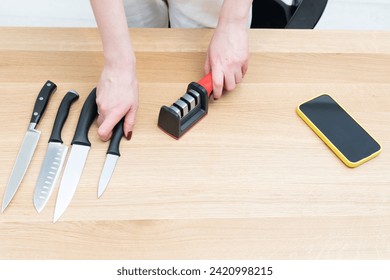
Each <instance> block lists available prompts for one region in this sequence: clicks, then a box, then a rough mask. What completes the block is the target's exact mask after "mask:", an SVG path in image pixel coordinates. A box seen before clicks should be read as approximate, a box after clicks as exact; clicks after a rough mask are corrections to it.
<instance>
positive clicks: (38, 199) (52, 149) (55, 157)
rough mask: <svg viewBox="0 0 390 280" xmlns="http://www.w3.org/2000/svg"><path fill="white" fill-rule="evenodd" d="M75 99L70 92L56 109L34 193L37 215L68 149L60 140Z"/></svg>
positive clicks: (76, 97)
mask: <svg viewBox="0 0 390 280" xmlns="http://www.w3.org/2000/svg"><path fill="white" fill-rule="evenodd" d="M77 99H79V95H78V94H77V92H76V91H74V90H70V91H69V92H68V93H67V94H66V95H65V96H64V98H63V99H62V101H61V104H60V107H59V109H58V112H57V115H56V118H55V121H54V125H53V129H52V132H51V135H50V138H49V145H48V147H47V150H46V155H45V158H44V160H43V163H42V167H41V171H40V173H39V176H38V180H37V184H36V186H35V191H34V206H35V209H36V210H37V211H38V213H40V212H41V211H42V210H43V208H44V207H45V205H46V203H47V201H48V200H49V198H50V196H51V194H52V192H53V189H54V186H55V185H56V182H57V179H58V177H59V175H60V173H61V170H62V166H63V163H64V161H65V158H66V153H67V151H68V147H67V146H66V145H64V144H63V141H62V139H61V131H62V128H63V126H64V124H65V122H66V119H67V118H68V115H69V110H70V107H71V105H72V104H73V102H75V101H76V100H77Z"/></svg>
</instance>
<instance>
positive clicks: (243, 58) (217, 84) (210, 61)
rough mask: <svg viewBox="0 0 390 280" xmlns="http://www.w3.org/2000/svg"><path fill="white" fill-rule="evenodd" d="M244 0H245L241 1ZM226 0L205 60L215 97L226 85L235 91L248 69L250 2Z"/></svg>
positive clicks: (227, 88)
mask: <svg viewBox="0 0 390 280" xmlns="http://www.w3.org/2000/svg"><path fill="white" fill-rule="evenodd" d="M243 2H244V1H243ZM243 2H241V1H236V0H225V1H224V3H223V6H222V9H221V14H220V17H219V21H218V25H217V28H216V29H215V31H214V35H213V37H212V39H211V42H210V45H209V48H208V51H207V57H206V62H205V72H206V74H207V73H209V72H210V71H212V73H213V96H214V99H218V98H219V97H221V94H222V91H223V89H224V88H225V89H226V90H227V91H231V90H234V89H235V88H236V85H237V84H239V83H240V82H241V81H242V79H243V77H244V76H245V73H246V71H247V69H248V58H249V47H248V17H249V11H250V5H251V2H252V1H248V0H246V1H245V2H244V3H246V5H244V3H243Z"/></svg>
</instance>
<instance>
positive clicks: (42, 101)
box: [1, 81, 57, 212]
mask: <svg viewBox="0 0 390 280" xmlns="http://www.w3.org/2000/svg"><path fill="white" fill-rule="evenodd" d="M56 89H57V85H56V84H55V83H53V82H51V81H47V82H46V83H45V84H44V85H43V87H42V89H41V91H40V92H39V94H38V96H37V99H36V101H35V105H34V110H33V113H32V116H31V120H30V124H29V125H28V128H27V132H26V134H25V136H24V139H23V142H22V145H21V147H20V150H19V154H18V156H17V158H16V161H15V165H14V167H13V170H12V172H11V176H10V178H9V181H8V184H7V187H6V189H5V193H4V197H3V204H2V207H1V212H4V210H5V208H7V206H8V205H9V203H10V202H11V200H12V198H13V197H14V195H15V193H16V191H17V190H18V188H19V186H20V183H21V182H22V180H23V177H24V175H25V174H26V171H27V168H28V166H29V164H30V161H31V159H32V157H33V155H34V151H35V148H36V146H37V144H38V140H39V137H40V136H41V132H40V131H38V130H36V129H35V128H36V126H37V125H38V123H39V121H40V120H41V118H42V115H43V113H44V112H45V109H46V107H47V104H48V103H49V100H50V97H51V96H52V94H53V93H54V92H55V90H56Z"/></svg>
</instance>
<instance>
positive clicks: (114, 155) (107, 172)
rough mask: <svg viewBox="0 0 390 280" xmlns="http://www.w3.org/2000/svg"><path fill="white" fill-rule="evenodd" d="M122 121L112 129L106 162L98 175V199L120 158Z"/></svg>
mask: <svg viewBox="0 0 390 280" xmlns="http://www.w3.org/2000/svg"><path fill="white" fill-rule="evenodd" d="M123 121H124V120H123V119H122V120H121V121H120V122H119V123H118V124H117V125H116V126H115V127H114V131H113V133H112V136H111V141H110V145H109V146H108V150H107V155H106V160H105V162H104V166H103V171H102V173H101V175H100V180H99V187H98V198H99V197H101V196H102V194H103V193H104V191H105V190H106V188H107V185H108V183H109V182H110V179H111V177H112V174H113V173H114V169H115V166H116V163H117V161H118V159H119V157H120V156H121V154H120V153H119V143H120V141H121V139H122V136H123V135H124V134H123Z"/></svg>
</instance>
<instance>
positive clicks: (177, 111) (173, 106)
mask: <svg viewBox="0 0 390 280" xmlns="http://www.w3.org/2000/svg"><path fill="white" fill-rule="evenodd" d="M169 108H171V109H172V110H173V111H175V113H176V114H177V115H178V116H179V118H181V116H182V113H181V111H180V109H179V108H177V107H176V106H175V104H172V106H170V107H169Z"/></svg>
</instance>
